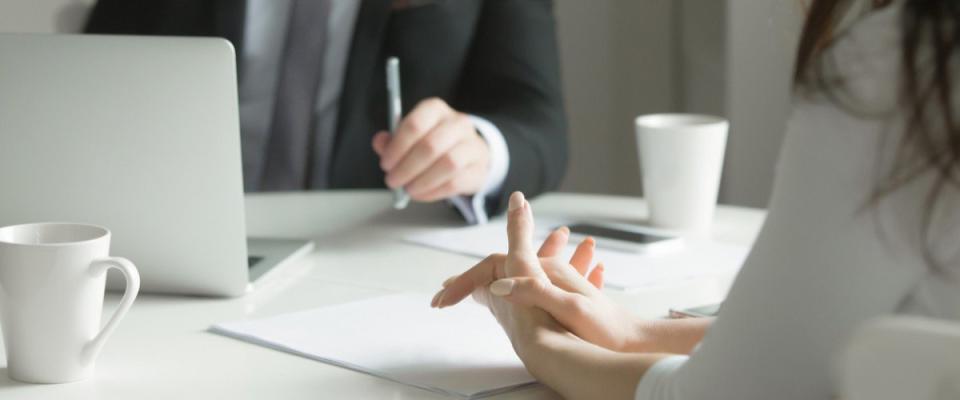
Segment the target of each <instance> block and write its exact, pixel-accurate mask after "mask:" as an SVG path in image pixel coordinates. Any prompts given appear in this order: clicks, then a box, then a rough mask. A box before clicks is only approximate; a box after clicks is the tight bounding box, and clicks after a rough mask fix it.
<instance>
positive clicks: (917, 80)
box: [794, 0, 960, 270]
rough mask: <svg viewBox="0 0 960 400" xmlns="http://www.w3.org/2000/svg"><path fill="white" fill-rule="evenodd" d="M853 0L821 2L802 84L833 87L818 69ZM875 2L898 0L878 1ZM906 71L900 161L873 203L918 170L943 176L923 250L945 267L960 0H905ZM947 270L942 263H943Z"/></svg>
mask: <svg viewBox="0 0 960 400" xmlns="http://www.w3.org/2000/svg"><path fill="white" fill-rule="evenodd" d="M853 1H854V0H814V1H813V3H812V4H810V6H809V8H808V15H807V20H806V23H805V25H804V29H803V35H802V36H801V39H800V44H799V48H798V53H797V66H796V70H795V73H794V80H795V84H796V87H797V88H798V89H804V88H806V89H813V90H815V91H824V90H826V91H829V90H831V88H830V87H826V86H830V81H829V79H824V78H823V75H822V74H821V73H819V72H818V68H819V66H818V64H819V61H820V58H821V57H820V56H821V55H822V54H823V52H824V51H825V50H827V49H828V48H829V47H830V46H831V45H832V43H833V42H835V41H836V39H837V38H838V37H839V36H842V35H843V33H842V32H837V31H836V29H838V28H837V23H838V21H839V20H840V19H841V15H842V14H844V13H845V12H847V11H848V10H849V8H850V7H851V5H853ZM873 3H874V4H873V5H874V7H875V8H882V7H888V6H891V4H890V3H891V1H889V0H874V2H873ZM897 6H902V7H903V13H902V20H901V24H902V49H901V50H902V51H901V52H902V58H901V63H902V66H901V67H902V71H903V76H902V79H901V81H902V82H901V85H902V87H900V88H899V89H900V99H899V100H900V103H899V104H900V106H901V107H902V110H903V111H905V112H906V113H907V119H906V121H905V123H906V126H905V131H904V133H903V135H901V139H900V142H899V143H898V144H897V147H896V153H895V159H894V163H893V167H892V168H891V169H890V170H889V172H888V173H887V174H886V176H883V177H882V178H881V179H880V181H879V182H877V186H876V189H875V192H874V196H873V199H872V200H871V203H872V204H876V202H877V201H879V200H880V199H882V198H883V197H885V196H887V195H889V194H890V193H892V192H894V191H896V190H897V189H899V188H901V187H903V186H904V185H906V184H907V183H909V182H911V181H913V180H914V179H917V178H918V177H919V176H921V175H924V174H927V173H930V172H932V173H933V174H935V177H936V180H935V183H934V185H933V186H932V189H931V190H930V192H929V193H928V196H927V199H926V204H925V208H924V209H923V210H921V211H922V213H923V214H922V215H923V225H922V227H921V228H922V230H921V232H920V233H921V235H922V238H921V239H922V241H923V243H924V244H925V246H926V248H925V249H924V252H923V256H924V257H925V259H926V261H927V263H928V264H930V265H932V266H934V267H939V266H938V265H937V260H935V257H934V256H933V254H932V250H931V248H930V246H931V245H932V243H931V241H930V237H929V235H930V230H931V229H930V228H931V223H932V219H933V216H934V212H935V210H936V208H937V205H938V200H939V199H940V198H941V195H942V194H943V192H944V190H945V189H947V188H948V187H950V186H953V187H960V176H958V175H960V123H958V117H960V116H958V115H957V110H958V108H957V104H956V103H955V100H956V99H954V97H953V91H954V89H955V88H956V87H960V86H955V84H954V78H955V77H954V75H953V72H955V66H957V65H960V64H956V62H957V60H955V58H957V57H960V1H957V0H902V1H900V2H898V5H897ZM936 269H938V270H939V269H940V268H936Z"/></svg>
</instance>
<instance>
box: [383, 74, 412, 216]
mask: <svg viewBox="0 0 960 400" xmlns="http://www.w3.org/2000/svg"><path fill="white" fill-rule="evenodd" d="M400 105H401V104H400V60H398V59H397V58H396V57H390V58H388V59H387V108H388V110H389V113H390V114H389V123H390V133H391V134H393V135H396V134H397V125H399V124H400V113H401V112H402V111H401V108H400ZM409 203H410V195H408V194H407V191H406V190H403V188H396V189H394V190H393V208H395V209H397V210H402V209H404V208H407V204H409Z"/></svg>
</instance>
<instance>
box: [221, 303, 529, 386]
mask: <svg viewBox="0 0 960 400" xmlns="http://www.w3.org/2000/svg"><path fill="white" fill-rule="evenodd" d="M210 330H211V331H212V332H214V333H218V334H221V335H225V336H229V337H233V338H236V339H239V340H242V341H245V342H250V343H253V344H257V345H261V346H265V347H269V348H272V349H276V350H280V351H284V352H288V353H293V354H296V355H299V356H303V357H306V358H310V359H313V360H317V361H321V362H324V363H328V364H333V365H337V366H341V367H345V368H349V369H352V370H355V371H359V372H362V373H366V374H370V375H374V376H378V377H381V378H385V379H389V380H391V381H395V382H399V383H403V384H407V385H412V386H416V387H419V388H422V389H426V390H430V391H434V392H438V393H443V394H446V395H452V396H457V397H461V398H467V399H476V398H482V397H487V396H492V395H495V394H500V393H504V392H507V391H511V390H514V389H517V388H520V387H523V386H527V385H531V384H535V382H536V381H535V380H534V378H533V377H532V376H530V374H528V373H527V371H526V369H525V368H524V367H523V364H522V363H521V362H520V359H519V358H518V357H517V355H516V353H514V351H513V347H512V346H511V345H510V341H509V339H507V336H506V334H504V332H503V330H502V329H501V328H500V326H499V325H498V324H497V321H496V320H495V319H494V317H493V316H492V315H491V314H490V311H489V310H487V309H486V308H485V307H483V306H480V305H479V304H477V303H475V302H473V301H472V300H469V299H468V300H467V301H464V302H463V303H461V304H459V305H457V306H454V307H450V308H445V309H443V310H437V309H432V308H430V297H429V296H424V295H414V294H398V295H390V296H384V297H379V298H374V299H369V300H363V301H358V302H353V303H347V304H340V305H334V306H329V307H323V308H318V309H314V310H309V311H301V312H295V313H290V314H284V315H278V316H275V317H269V318H264V319H259V320H249V321H238V322H228V323H221V324H217V325H214V326H213V327H211V328H210Z"/></svg>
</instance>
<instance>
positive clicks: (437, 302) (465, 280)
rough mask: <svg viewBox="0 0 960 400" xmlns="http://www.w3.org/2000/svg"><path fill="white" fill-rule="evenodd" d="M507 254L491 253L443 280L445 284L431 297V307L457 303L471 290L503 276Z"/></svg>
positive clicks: (504, 275)
mask: <svg viewBox="0 0 960 400" xmlns="http://www.w3.org/2000/svg"><path fill="white" fill-rule="evenodd" d="M506 259H507V256H506V255H504V254H493V255H490V256H488V257H487V258H484V259H483V261H480V263H478V264H477V265H474V266H473V267H472V268H470V269H469V270H467V272H464V273H462V274H460V275H459V276H457V277H456V278H453V280H449V279H448V280H447V281H446V282H444V284H445V285H446V286H445V287H444V288H443V289H441V290H440V292H438V293H437V294H436V296H434V297H433V300H432V301H431V302H430V306H431V307H439V308H443V307H448V306H452V305H454V304H457V303H459V302H460V301H461V300H463V299H464V298H466V297H467V296H469V295H470V293H472V292H473V290H474V289H476V288H479V287H485V286H487V285H489V284H490V282H493V281H495V280H497V279H501V278H505V277H506V274H505V273H504V269H503V268H504V263H505V262H506Z"/></svg>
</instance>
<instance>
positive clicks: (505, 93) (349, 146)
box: [86, 0, 567, 213]
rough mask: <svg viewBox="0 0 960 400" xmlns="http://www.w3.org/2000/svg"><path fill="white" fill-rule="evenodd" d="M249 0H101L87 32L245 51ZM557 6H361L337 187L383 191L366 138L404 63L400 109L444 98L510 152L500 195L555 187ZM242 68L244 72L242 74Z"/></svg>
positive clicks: (559, 144)
mask: <svg viewBox="0 0 960 400" xmlns="http://www.w3.org/2000/svg"><path fill="white" fill-rule="evenodd" d="M245 10H246V4H245V2H244V1H243V0H100V1H99V2H98V4H97V5H96V7H95V8H94V9H93V11H92V13H91V15H90V19H89V21H88V23H87V27H86V31H87V32H90V33H114V34H140V35H177V36H219V37H224V38H226V39H228V40H230V41H231V42H232V43H233V44H234V46H235V47H236V48H238V49H239V48H242V46H243V44H242V39H243V23H244V13H245ZM554 25H555V23H554V17H553V3H552V1H551V0H486V1H484V0H438V1H436V2H433V3H429V4H427V5H424V6H419V7H413V8H408V9H402V10H392V2H391V0H363V3H362V5H361V7H360V10H359V15H358V17H357V22H356V26H355V29H354V37H353V40H352V43H351V49H350V53H349V54H350V55H349V60H348V62H347V73H346V77H345V81H344V87H343V92H342V95H341V99H340V111H339V116H338V122H337V124H338V130H337V132H338V136H337V138H336V141H335V145H334V146H335V147H334V151H333V157H334V160H333V162H332V164H331V168H330V174H331V176H330V183H331V187H333V188H365V187H384V180H383V179H384V176H383V171H382V170H381V169H380V167H379V166H378V163H379V159H378V157H377V156H376V154H375V153H374V152H373V150H372V149H371V145H370V142H371V139H372V137H373V134H374V133H375V132H377V131H378V130H383V129H386V128H387V109H386V96H387V94H386V83H385V81H384V80H385V78H384V73H383V65H384V63H385V60H386V58H387V57H388V56H391V55H396V56H398V57H400V59H401V60H403V86H404V87H403V104H404V108H405V110H404V112H407V111H409V109H410V108H411V107H413V106H414V105H416V104H417V103H418V102H419V101H420V100H422V99H424V98H427V97H432V96H436V97H440V98H442V99H444V100H445V101H447V102H448V103H450V104H451V105H452V106H453V107H454V108H456V109H457V110H460V111H463V112H466V113H470V114H474V115H478V116H481V117H484V118H487V119H488V120H490V121H491V122H493V123H494V124H495V125H496V126H497V127H499V128H500V130H501V131H502V132H503V135H504V137H505V139H506V141H507V146H508V147H509V152H510V170H509V172H508V174H507V178H506V181H505V182H504V186H503V196H502V197H501V198H499V199H497V200H496V201H492V202H488V206H487V208H488V211H489V212H491V213H495V212H498V211H500V210H502V209H503V207H504V206H505V205H506V196H508V195H509V193H510V192H512V191H514V190H523V191H524V192H525V193H527V195H528V196H532V195H536V194H538V193H541V192H543V191H547V190H551V189H554V188H556V187H557V185H558V184H559V183H560V180H561V178H562V177H563V174H564V172H565V168H566V161H567V140H566V117H565V115H564V110H563V102H562V97H561V92H560V73H559V67H558V58H557V45H556V38H555V27H554ZM240 73H243V71H242V70H241V71H240Z"/></svg>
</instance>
